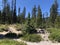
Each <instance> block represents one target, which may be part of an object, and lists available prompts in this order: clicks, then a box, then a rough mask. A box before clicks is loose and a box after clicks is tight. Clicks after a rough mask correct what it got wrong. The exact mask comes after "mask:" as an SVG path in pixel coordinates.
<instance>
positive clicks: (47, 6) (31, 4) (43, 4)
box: [0, 0, 60, 15]
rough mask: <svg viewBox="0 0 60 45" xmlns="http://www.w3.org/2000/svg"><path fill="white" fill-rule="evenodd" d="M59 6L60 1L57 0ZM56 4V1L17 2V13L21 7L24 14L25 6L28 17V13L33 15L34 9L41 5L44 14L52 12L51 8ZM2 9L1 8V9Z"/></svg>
mask: <svg viewBox="0 0 60 45" xmlns="http://www.w3.org/2000/svg"><path fill="white" fill-rule="evenodd" d="M57 1H58V4H60V0H57ZM9 2H10V3H11V0H9ZM53 3H54V0H17V4H16V6H17V12H18V8H19V7H20V10H21V12H22V10H23V8H24V6H25V7H26V15H27V14H28V12H30V13H32V8H33V7H34V5H36V7H38V5H40V8H41V10H42V14H43V13H46V12H48V14H49V12H50V8H51V5H52V4H53ZM1 4H2V0H0V5H1ZM1 8H2V7H1V6H0V9H1ZM59 9H60V5H59Z"/></svg>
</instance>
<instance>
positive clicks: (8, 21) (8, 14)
mask: <svg viewBox="0 0 60 45" xmlns="http://www.w3.org/2000/svg"><path fill="white" fill-rule="evenodd" d="M6 8H7V14H6V15H7V20H6V21H7V23H8V24H11V11H10V5H9V4H7V7H6Z"/></svg>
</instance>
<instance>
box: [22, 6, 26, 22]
mask: <svg viewBox="0 0 60 45" xmlns="http://www.w3.org/2000/svg"><path fill="white" fill-rule="evenodd" d="M25 16H26V8H25V7H24V9H23V12H22V22H23V23H25Z"/></svg>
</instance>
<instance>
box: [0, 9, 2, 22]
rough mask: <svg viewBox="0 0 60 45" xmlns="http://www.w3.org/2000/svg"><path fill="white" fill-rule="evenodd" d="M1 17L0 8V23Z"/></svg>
mask: <svg viewBox="0 0 60 45" xmlns="http://www.w3.org/2000/svg"><path fill="white" fill-rule="evenodd" d="M1 17H2V16H1V10H0V23H1Z"/></svg>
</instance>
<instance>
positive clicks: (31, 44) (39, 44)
mask: <svg viewBox="0 0 60 45" xmlns="http://www.w3.org/2000/svg"><path fill="white" fill-rule="evenodd" d="M9 30H11V31H12V32H15V33H21V32H17V31H16V29H15V28H14V27H9ZM6 33H8V32H0V34H6ZM38 35H41V37H42V38H43V39H44V40H43V41H41V42H26V41H23V40H21V39H13V40H15V41H18V42H20V41H22V42H25V43H27V45H60V43H57V42H56V43H53V42H52V41H50V40H49V38H48V36H49V33H48V32H46V33H45V34H38Z"/></svg>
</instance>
